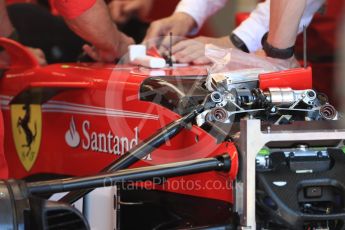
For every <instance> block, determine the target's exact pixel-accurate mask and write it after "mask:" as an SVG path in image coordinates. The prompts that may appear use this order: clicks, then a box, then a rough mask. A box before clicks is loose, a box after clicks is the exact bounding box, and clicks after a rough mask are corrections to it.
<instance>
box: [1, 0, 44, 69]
mask: <svg viewBox="0 0 345 230" xmlns="http://www.w3.org/2000/svg"><path fill="white" fill-rule="evenodd" d="M0 37H6V38H12V39H13V37H16V38H17V33H16V30H15V28H14V27H13V25H12V23H11V20H10V18H9V17H8V13H7V9H6V3H5V1H4V0H0ZM26 48H27V49H29V51H30V52H31V53H32V54H33V55H34V57H35V58H36V59H37V61H38V63H39V64H40V65H46V64H47V61H46V59H45V55H44V53H43V51H42V50H40V49H37V48H31V47H26ZM1 51H2V50H1V49H0V65H2V66H7V65H8V63H9V61H10V60H9V58H8V55H7V54H6V53H5V52H1Z"/></svg>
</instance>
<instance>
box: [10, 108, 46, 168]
mask: <svg viewBox="0 0 345 230" xmlns="http://www.w3.org/2000/svg"><path fill="white" fill-rule="evenodd" d="M11 125H12V136H13V141H14V145H15V148H16V151H17V155H18V157H19V160H20V162H21V163H22V165H23V166H24V168H25V170H26V171H30V170H31V168H32V167H33V165H34V164H35V162H36V159H37V156H38V153H39V149H40V145H41V137H42V110H41V105H39V104H27V105H25V104H12V105H11Z"/></svg>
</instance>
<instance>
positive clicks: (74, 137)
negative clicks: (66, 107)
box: [65, 117, 80, 148]
mask: <svg viewBox="0 0 345 230" xmlns="http://www.w3.org/2000/svg"><path fill="white" fill-rule="evenodd" d="M65 141H66V143H67V145H68V146H70V147H72V148H76V147H78V145H79V143H80V135H79V133H78V131H77V129H76V127H75V123H74V118H73V117H72V119H71V122H70V123H69V130H67V132H66V134H65Z"/></svg>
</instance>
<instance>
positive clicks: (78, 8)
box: [51, 0, 96, 19]
mask: <svg viewBox="0 0 345 230" xmlns="http://www.w3.org/2000/svg"><path fill="white" fill-rule="evenodd" d="M51 3H52V4H53V7H54V8H55V9H56V10H57V11H58V13H59V14H60V15H61V16H63V17H64V18H67V19H73V18H76V17H78V16H80V15H82V14H83V13H84V12H85V11H87V10H88V9H90V8H91V7H92V6H93V5H94V4H95V3H96V0H52V1H51Z"/></svg>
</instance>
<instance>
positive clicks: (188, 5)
mask: <svg viewBox="0 0 345 230" xmlns="http://www.w3.org/2000/svg"><path fill="white" fill-rule="evenodd" d="M226 2H227V0H181V1H180V2H179V4H178V5H177V7H176V9H175V13H177V12H179V13H186V14H188V15H190V16H191V17H192V18H193V19H194V20H195V22H196V24H197V27H196V28H194V29H193V31H192V32H191V33H190V35H194V34H196V33H197V32H198V31H199V30H200V28H201V27H202V25H203V24H204V22H205V21H206V19H207V18H208V17H210V16H212V15H213V14H215V13H216V12H217V11H219V10H220V9H221V8H222V7H224V6H225V4H226Z"/></svg>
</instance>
